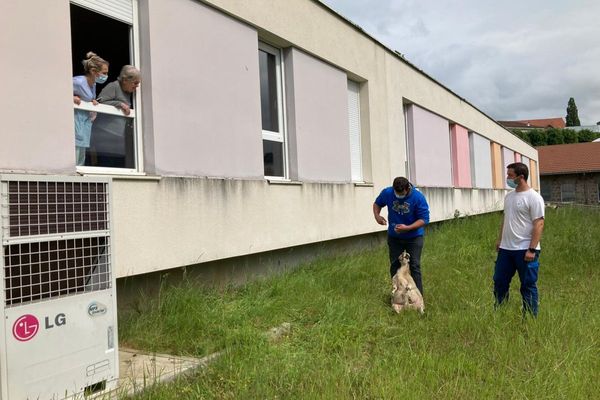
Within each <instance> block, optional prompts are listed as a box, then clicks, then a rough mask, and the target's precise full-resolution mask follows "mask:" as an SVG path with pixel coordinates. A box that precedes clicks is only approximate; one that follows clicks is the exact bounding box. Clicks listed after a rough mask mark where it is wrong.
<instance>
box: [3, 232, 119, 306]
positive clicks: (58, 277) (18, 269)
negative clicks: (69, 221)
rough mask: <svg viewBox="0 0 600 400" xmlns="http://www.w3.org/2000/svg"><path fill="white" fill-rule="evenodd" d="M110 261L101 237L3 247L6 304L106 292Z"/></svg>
mask: <svg viewBox="0 0 600 400" xmlns="http://www.w3.org/2000/svg"><path fill="white" fill-rule="evenodd" d="M109 260H110V247H109V246H108V244H107V240H106V238H104V237H91V238H81V239H69V240H56V241H49V242H40V243H21V244H13V245H8V246H5V247H4V285H5V288H6V305H14V304H21V303H25V302H32V301H36V300H41V299H46V298H51V297H58V296H63V295H69V294H74V293H80V292H90V291H94V290H103V289H108V288H110V287H111V275H110V264H109V263H110V261H109Z"/></svg>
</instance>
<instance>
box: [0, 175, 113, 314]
mask: <svg viewBox="0 0 600 400" xmlns="http://www.w3.org/2000/svg"><path fill="white" fill-rule="evenodd" d="M34 178H35V177H24V176H14V178H13V176H11V177H9V178H6V176H2V182H0V183H1V185H0V189H1V190H0V196H1V197H0V216H1V222H2V231H1V233H2V235H1V237H2V257H0V260H1V261H2V263H1V264H2V266H3V268H1V269H0V271H2V273H3V276H2V279H3V281H4V282H3V283H4V293H5V296H4V297H5V303H6V306H17V305H22V304H26V303H30V302H35V301H41V300H45V299H50V298H55V297H59V296H66V295H73V294H77V293H83V292H90V291H96V290H105V289H109V288H111V287H112V278H113V277H112V268H111V246H110V230H109V229H110V225H109V219H110V216H109V204H108V202H109V197H110V196H109V182H110V181H108V180H96V181H91V180H89V179H87V178H69V177H67V178H66V179H65V181H60V182H59V181H55V180H53V179H52V178H49V177H38V178H39V179H34ZM0 282H2V280H0Z"/></svg>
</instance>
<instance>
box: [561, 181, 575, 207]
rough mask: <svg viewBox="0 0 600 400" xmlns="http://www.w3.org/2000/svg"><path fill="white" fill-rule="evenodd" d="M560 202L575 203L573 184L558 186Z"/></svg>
mask: <svg viewBox="0 0 600 400" xmlns="http://www.w3.org/2000/svg"><path fill="white" fill-rule="evenodd" d="M560 201H562V202H565V203H566V202H574V201H575V184H574V183H563V184H561V185H560Z"/></svg>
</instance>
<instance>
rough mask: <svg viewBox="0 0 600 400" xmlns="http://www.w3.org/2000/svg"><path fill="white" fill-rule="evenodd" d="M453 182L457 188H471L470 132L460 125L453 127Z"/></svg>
mask: <svg viewBox="0 0 600 400" xmlns="http://www.w3.org/2000/svg"><path fill="white" fill-rule="evenodd" d="M450 138H451V141H452V182H453V184H454V186H455V187H471V186H472V184H471V159H470V156H469V132H468V131H467V129H466V128H464V127H462V126H460V125H456V124H454V125H451V127H450Z"/></svg>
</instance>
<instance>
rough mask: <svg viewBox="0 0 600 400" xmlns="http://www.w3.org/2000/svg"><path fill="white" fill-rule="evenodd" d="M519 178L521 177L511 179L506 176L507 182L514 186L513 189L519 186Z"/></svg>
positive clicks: (511, 186)
mask: <svg viewBox="0 0 600 400" xmlns="http://www.w3.org/2000/svg"><path fill="white" fill-rule="evenodd" d="M517 179H519V178H515V179H510V178H509V177H506V184H507V185H508V186H509V187H510V188H512V189H516V188H517V186H519V183H518V182H517Z"/></svg>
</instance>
